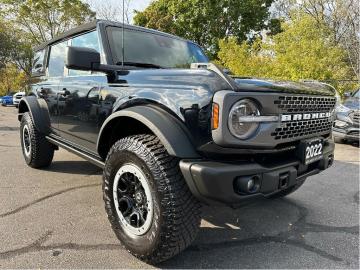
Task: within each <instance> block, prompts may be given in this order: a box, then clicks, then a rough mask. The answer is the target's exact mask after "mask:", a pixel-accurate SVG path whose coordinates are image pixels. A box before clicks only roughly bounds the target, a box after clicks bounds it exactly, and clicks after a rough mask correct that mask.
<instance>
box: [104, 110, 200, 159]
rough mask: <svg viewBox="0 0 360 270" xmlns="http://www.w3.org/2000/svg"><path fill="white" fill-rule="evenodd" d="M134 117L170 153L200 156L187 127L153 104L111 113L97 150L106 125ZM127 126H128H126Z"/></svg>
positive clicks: (187, 156) (190, 156)
mask: <svg viewBox="0 0 360 270" xmlns="http://www.w3.org/2000/svg"><path fill="white" fill-rule="evenodd" d="M121 117H127V118H133V119H135V120H137V121H139V122H141V123H142V124H144V125H145V126H146V127H148V128H149V129H150V130H151V131H152V132H153V133H154V134H155V135H156V136H157V137H158V138H159V140H160V141H161V142H162V144H163V145H164V147H165V148H166V150H167V151H168V153H169V155H171V156H176V157H179V158H199V157H200V156H199V154H198V153H197V152H196V150H195V147H194V145H193V144H192V142H191V139H190V137H189V135H188V133H187V131H186V127H185V126H184V124H182V123H181V122H180V121H179V120H178V119H177V118H175V117H174V116H172V115H170V114H169V113H167V112H165V111H163V110H161V109H157V108H154V107H152V106H135V107H131V108H127V109H123V110H120V111H117V112H114V113H113V114H111V115H110V116H109V117H108V118H107V119H106V120H105V122H104V123H103V124H102V126H101V129H100V133H99V137H98V141H97V151H98V152H99V150H100V145H101V143H103V142H102V138H104V137H105V136H103V131H104V130H105V127H106V126H107V125H108V124H109V123H110V122H111V121H112V120H115V119H116V118H121ZM124 128H126V127H124Z"/></svg>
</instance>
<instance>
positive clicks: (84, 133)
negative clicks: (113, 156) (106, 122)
mask: <svg viewBox="0 0 360 270" xmlns="http://www.w3.org/2000/svg"><path fill="white" fill-rule="evenodd" d="M101 77H102V76H96V75H88V76H76V77H65V78H64V79H63V81H62V83H61V84H60V89H61V91H62V102H61V104H62V105H61V106H59V119H58V121H59V130H60V134H61V137H62V138H64V139H66V140H69V141H71V142H72V143H75V144H77V145H79V146H82V147H84V148H86V149H87V150H90V151H91V152H94V153H96V141H97V136H98V133H99V128H100V127H99V124H98V122H99V119H98V118H99V109H100V108H99V106H100V105H99V89H100V88H99V87H100V84H101V82H100V81H99V80H101Z"/></svg>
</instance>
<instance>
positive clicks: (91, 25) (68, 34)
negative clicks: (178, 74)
mask: <svg viewBox="0 0 360 270" xmlns="http://www.w3.org/2000/svg"><path fill="white" fill-rule="evenodd" d="M98 23H102V24H105V25H113V26H117V27H122V26H123V24H122V23H120V22H115V21H108V20H94V21H92V22H89V23H85V24H82V25H80V26H77V27H75V28H73V29H71V30H69V31H66V32H64V33H62V34H60V35H58V36H56V37H55V38H53V39H51V40H49V41H47V42H44V43H42V44H41V45H39V46H38V47H36V48H35V51H38V50H42V49H44V48H45V47H46V46H48V45H51V44H53V43H56V42H58V41H60V40H63V39H66V38H68V37H72V36H76V35H78V34H81V33H84V32H88V31H91V30H93V29H95V28H96V26H97V24H98ZM124 25H125V28H126V29H133V30H139V29H141V30H142V31H146V32H150V33H154V34H160V35H164V36H168V37H171V38H176V39H181V40H185V39H182V38H180V37H178V36H174V35H171V34H168V33H164V32H160V31H157V30H154V29H149V28H145V27H141V26H135V25H130V24H124Z"/></svg>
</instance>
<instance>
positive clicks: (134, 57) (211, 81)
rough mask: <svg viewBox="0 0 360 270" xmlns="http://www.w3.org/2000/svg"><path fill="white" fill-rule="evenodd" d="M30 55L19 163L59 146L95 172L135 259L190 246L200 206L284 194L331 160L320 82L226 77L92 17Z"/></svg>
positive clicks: (154, 40) (328, 110) (43, 157)
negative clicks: (34, 78) (100, 175)
mask: <svg viewBox="0 0 360 270" xmlns="http://www.w3.org/2000/svg"><path fill="white" fill-rule="evenodd" d="M123 52H125V54H124V55H123ZM35 59H36V60H35V63H34V70H33V76H37V77H40V78H39V80H37V83H36V84H33V85H32V86H31V89H32V90H31V93H30V94H29V95H28V96H26V97H24V98H23V99H22V100H21V101H20V104H19V120H20V121H21V124H20V139H21V146H22V151H23V156H24V159H25V162H26V163H27V164H28V165H29V166H30V167H34V168H41V167H46V166H49V165H50V164H51V162H52V159H53V155H54V151H55V150H56V149H58V148H59V147H62V148H65V149H67V150H69V151H71V152H73V153H75V154H77V155H79V156H81V157H83V158H85V159H87V160H89V161H90V162H93V163H94V164H96V165H97V166H99V167H101V168H103V169H104V173H103V198H104V202H105V209H106V212H107V215H108V218H109V222H110V223H111V226H112V229H113V230H114V233H115V234H116V236H117V237H118V239H119V240H120V241H121V242H122V243H123V245H124V246H125V248H126V250H128V251H129V252H131V253H132V254H133V255H134V256H136V257H138V258H139V259H141V260H143V261H146V262H149V263H152V264H155V263H159V262H161V261H164V260H167V259H169V258H171V257H173V256H175V255H176V254H178V253H179V252H181V251H182V250H184V249H185V248H186V247H187V246H189V245H190V244H191V243H192V242H193V240H194V239H195V237H196V234H197V232H198V230H199V227H200V221H201V213H200V209H201V203H204V204H207V205H212V206H213V205H227V206H232V207H237V206H239V205H241V204H242V203H243V202H246V201H249V200H253V199H256V198H262V197H266V198H269V199H273V198H278V197H284V196H287V195H289V194H291V193H292V192H294V191H295V190H297V189H298V188H299V187H300V186H302V185H303V183H304V182H305V180H306V179H307V178H308V177H310V176H311V175H314V174H317V173H319V172H321V171H323V170H325V169H327V168H328V167H330V166H331V165H332V163H333V158H334V143H333V141H332V138H331V129H332V124H333V117H332V112H333V110H334V107H335V103H336V98H335V96H334V94H335V93H334V91H333V89H331V88H330V87H328V86H326V85H320V84H317V85H308V84H304V83H297V82H287V81H271V80H264V79H243V78H236V77H234V78H232V77H230V76H228V75H227V74H226V73H225V72H224V71H223V70H222V69H220V68H219V67H218V66H216V65H214V64H211V63H209V60H208V58H207V57H206V55H205V54H204V52H203V50H202V49H201V48H200V47H199V46H198V45H197V44H195V43H193V42H191V41H188V40H184V39H182V38H179V37H176V36H173V35H170V34H166V33H162V32H158V31H155V30H151V29H146V28H142V27H137V26H130V25H125V26H124V25H123V24H120V23H115V22H110V21H102V20H100V21H95V22H92V23H89V24H85V25H83V26H80V27H78V28H75V29H73V30H71V31H69V32H67V33H64V34H63V35H61V36H60V37H56V38H54V39H52V40H51V41H49V42H47V43H44V44H42V45H41V46H40V47H38V48H37V50H36V51H35ZM60 99H61V100H62V101H61V102H60ZM50 108H51V109H50ZM309 184H310V185H311V183H309ZM90 203H92V202H90ZM243 218H246V217H243ZM224 222H225V221H224Z"/></svg>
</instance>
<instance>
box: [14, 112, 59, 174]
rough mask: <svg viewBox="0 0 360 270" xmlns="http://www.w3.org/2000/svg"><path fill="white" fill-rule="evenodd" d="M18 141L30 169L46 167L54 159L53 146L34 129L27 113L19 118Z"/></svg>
mask: <svg viewBox="0 0 360 270" xmlns="http://www.w3.org/2000/svg"><path fill="white" fill-rule="evenodd" d="M20 140H21V147H22V152H23V156H24V159H25V161H26V164H28V165H29V166H30V167H32V168H42V167H47V166H49V165H50V164H51V162H52V159H53V157H54V150H55V149H54V146H53V145H52V144H51V143H49V142H48V141H47V140H46V138H45V135H44V134H42V133H40V132H39V131H38V130H37V129H36V128H35V125H34V123H33V120H32V118H31V115H30V113H28V112H26V113H24V114H23V116H22V118H21V124H20Z"/></svg>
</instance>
